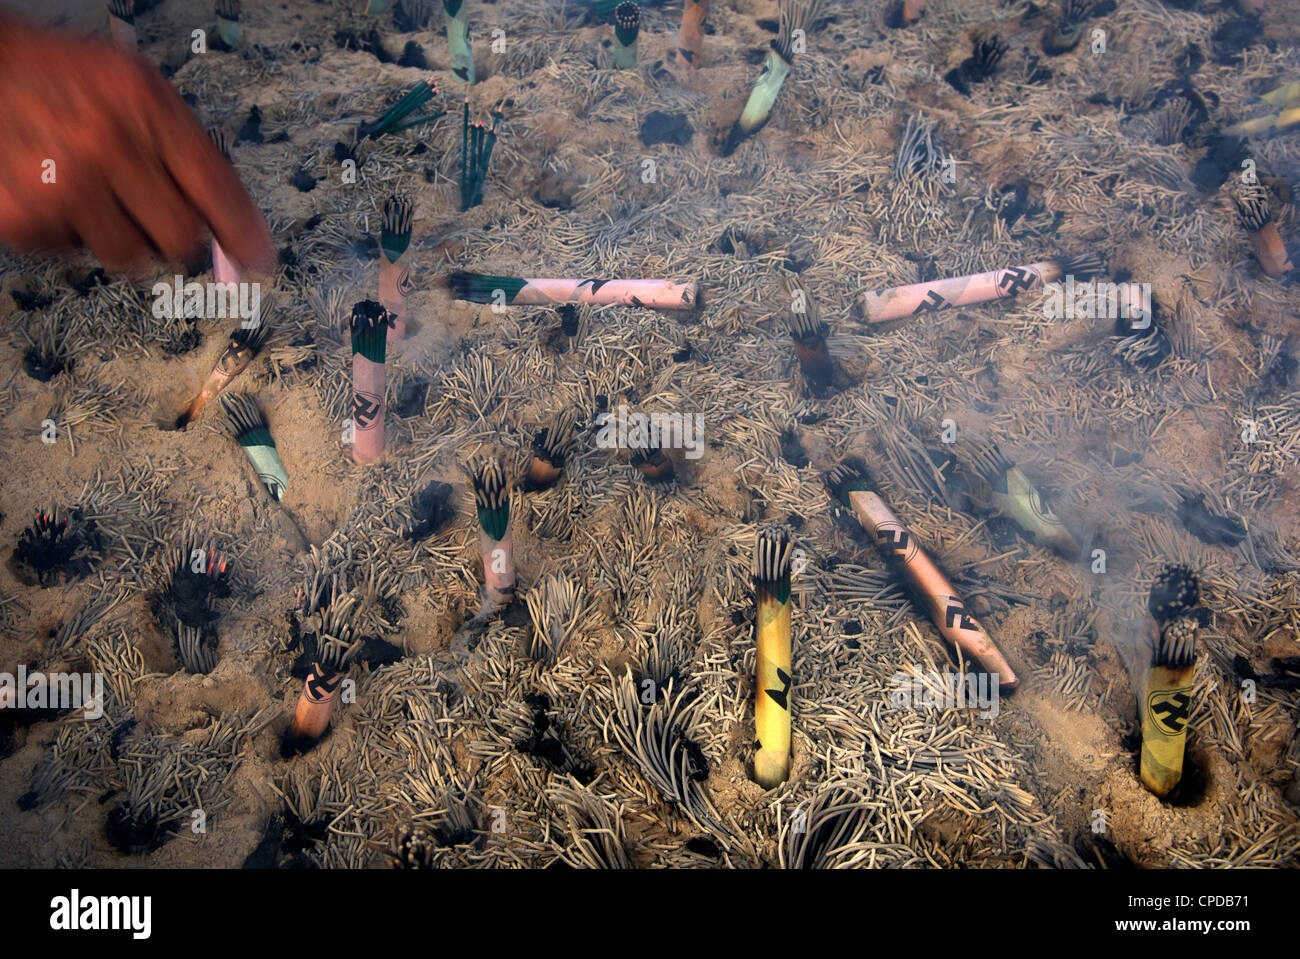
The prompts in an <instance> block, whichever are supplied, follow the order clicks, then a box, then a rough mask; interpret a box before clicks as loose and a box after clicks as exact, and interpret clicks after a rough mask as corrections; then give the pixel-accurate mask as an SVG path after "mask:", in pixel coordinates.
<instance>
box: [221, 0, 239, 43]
mask: <svg viewBox="0 0 1300 959" xmlns="http://www.w3.org/2000/svg"><path fill="white" fill-rule="evenodd" d="M217 36H219V37H221V42H222V43H224V44H225V45H226V46H228V47H229V48H230V49H231V50H234V49H236V48H238V46H239V0H217Z"/></svg>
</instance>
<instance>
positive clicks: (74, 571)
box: [9, 508, 104, 587]
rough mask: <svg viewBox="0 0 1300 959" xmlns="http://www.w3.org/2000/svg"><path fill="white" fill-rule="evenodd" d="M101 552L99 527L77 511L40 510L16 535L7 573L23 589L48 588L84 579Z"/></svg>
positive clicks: (102, 545) (101, 537) (99, 557)
mask: <svg viewBox="0 0 1300 959" xmlns="http://www.w3.org/2000/svg"><path fill="white" fill-rule="evenodd" d="M103 551H104V537H103V534H102V533H101V532H100V530H99V526H98V525H97V524H96V523H95V521H94V520H93V519H89V518H87V517H86V516H85V514H84V513H83V512H82V511H81V510H80V509H77V508H74V509H72V510H70V511H68V512H67V513H64V514H62V515H60V513H59V510H57V509H52V510H50V511H48V512H46V511H41V512H40V513H37V514H36V519H35V520H34V521H33V522H32V524H31V525H30V526H28V527H27V528H26V529H24V530H23V531H22V533H20V534H19V536H18V545H17V546H16V547H14V551H13V553H12V554H11V555H10V557H9V571H10V572H11V573H13V574H14V577H15V578H16V579H17V580H18V581H19V582H21V583H23V584H24V585H26V586H41V587H48V586H52V585H55V584H56V583H60V582H71V581H75V580H79V579H83V578H85V577H86V576H87V575H89V574H90V572H91V570H93V569H94V567H95V565H96V564H97V563H98V562H99V560H100V559H101V557H102V555H103Z"/></svg>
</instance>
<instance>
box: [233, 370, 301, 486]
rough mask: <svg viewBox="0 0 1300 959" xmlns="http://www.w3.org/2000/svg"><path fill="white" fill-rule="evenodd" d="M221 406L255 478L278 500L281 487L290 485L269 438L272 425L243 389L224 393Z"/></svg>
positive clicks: (278, 455)
mask: <svg viewBox="0 0 1300 959" xmlns="http://www.w3.org/2000/svg"><path fill="white" fill-rule="evenodd" d="M221 406H222V409H224V410H225V411H226V425H227V426H228V427H229V429H230V434H231V435H232V436H234V438H235V440H236V442H238V443H239V445H240V447H241V448H242V449H243V451H244V453H245V455H246V456H247V457H248V461H249V462H250V463H252V464H253V471H254V472H255V473H257V478H258V479H260V480H261V481H262V485H263V486H265V487H266V491H267V492H268V493H270V494H271V497H272V499H274V500H275V501H276V502H281V501H282V500H283V499H284V491H285V490H287V489H288V488H289V474H288V472H287V471H286V470H285V468H284V464H283V463H281V462H280V454H279V453H277V452H276V451H275V440H273V439H271V428H270V426H269V425H268V424H267V422H266V416H265V415H263V413H262V409H261V407H259V406H258V405H257V402H256V401H255V400H254V399H253V398H252V397H250V396H246V395H245V394H243V393H226V394H224V395H223V396H222V397H221Z"/></svg>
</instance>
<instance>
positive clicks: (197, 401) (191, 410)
mask: <svg viewBox="0 0 1300 959" xmlns="http://www.w3.org/2000/svg"><path fill="white" fill-rule="evenodd" d="M270 334H271V324H270V323H268V322H266V319H265V317H261V318H259V322H258V324H257V325H256V326H254V327H253V328H251V329H244V328H243V327H242V326H241V327H240V328H239V329H237V330H234V331H233V332H231V334H230V342H229V343H227V344H226V348H225V349H224V350H222V351H221V356H220V357H219V358H218V359H217V365H216V366H214V367H213V368H212V372H211V373H210V374H208V379H207V382H205V383H204V384H203V388H202V389H201V390H199V395H198V396H196V397H195V398H194V401H193V402H192V403H190V405H189V406H188V407H187V408H186V410H185V412H184V413H182V414H181V415H180V416H179V417H177V418H176V428H177V429H178V430H183V429H185V428H186V427H187V426H189V424H190V423H192V422H193V421H194V420H196V419H198V417H199V414H200V413H202V412H203V409H204V407H206V406H207V405H208V404H209V403H211V402H212V400H213V399H214V398H216V397H217V396H218V395H219V394H220V393H221V391H222V390H224V389H225V388H226V387H227V386H229V385H230V383H231V381H232V380H234V378H235V377H236V376H238V375H239V374H240V373H242V372H244V370H246V369H248V364H249V363H251V362H253V357H255V356H257V354H258V352H259V351H260V350H261V349H262V347H263V346H264V345H266V339H267V337H268V336H270Z"/></svg>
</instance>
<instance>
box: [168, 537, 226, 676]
mask: <svg viewBox="0 0 1300 959" xmlns="http://www.w3.org/2000/svg"><path fill="white" fill-rule="evenodd" d="M228 570H229V563H228V561H227V560H226V559H225V557H223V556H222V555H221V554H220V553H218V552H217V550H216V548H215V547H213V546H212V544H211V543H210V542H201V541H200V540H199V538H198V537H197V536H196V535H195V534H194V533H193V532H192V531H191V530H187V531H186V535H185V536H184V537H183V538H182V540H181V542H180V544H179V545H177V547H176V548H175V549H174V550H173V551H172V554H171V558H170V562H169V563H168V565H167V568H166V570H165V572H164V579H165V583H166V588H165V589H164V591H163V598H164V602H165V604H166V610H167V613H168V614H170V616H169V618H170V619H173V620H174V621H175V625H176V651H177V654H178V655H179V657H180V660H181V665H183V666H184V667H185V669H186V670H188V671H189V672H191V673H210V672H212V670H213V669H215V668H216V665H217V636H216V632H215V630H213V629H212V626H211V624H212V621H213V620H214V619H215V618H216V614H215V613H213V611H212V598H213V597H214V596H228V595H230V588H229V587H228V586H227V585H226V583H225V579H226V574H227V572H228ZM164 625H166V624H165V623H164Z"/></svg>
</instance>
